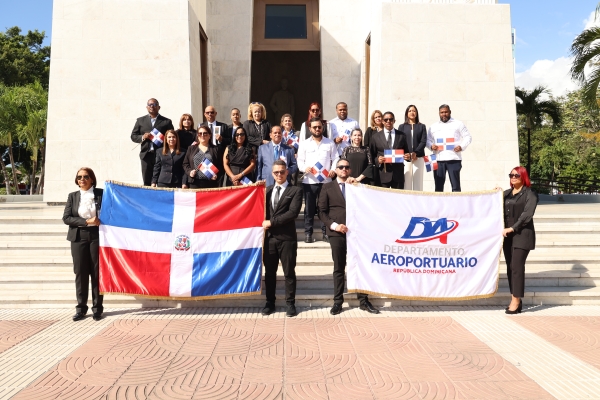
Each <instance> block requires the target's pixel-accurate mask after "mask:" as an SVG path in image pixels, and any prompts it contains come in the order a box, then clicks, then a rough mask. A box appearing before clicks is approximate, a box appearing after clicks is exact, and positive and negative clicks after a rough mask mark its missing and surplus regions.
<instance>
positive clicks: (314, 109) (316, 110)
mask: <svg viewBox="0 0 600 400" xmlns="http://www.w3.org/2000/svg"><path fill="white" fill-rule="evenodd" d="M319 111H321V110H319V109H318V108H313V109H311V110H310V112H319Z"/></svg>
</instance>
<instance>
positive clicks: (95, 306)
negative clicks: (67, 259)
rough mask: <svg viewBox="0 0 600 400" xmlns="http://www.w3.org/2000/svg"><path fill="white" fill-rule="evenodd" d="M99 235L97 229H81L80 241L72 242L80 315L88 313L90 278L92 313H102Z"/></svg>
mask: <svg viewBox="0 0 600 400" xmlns="http://www.w3.org/2000/svg"><path fill="white" fill-rule="evenodd" d="M98 244H99V235H98V228H97V227H90V228H80V229H79V240H78V241H77V242H71V255H72V256H73V272H75V292H76V294H77V307H75V311H76V312H78V313H82V314H85V313H87V310H88V306H87V301H88V293H89V284H90V278H91V280H92V311H93V312H94V313H102V311H104V307H102V298H103V297H104V296H101V295H100V287H99V264H98V258H99V253H98V251H99V248H98Z"/></svg>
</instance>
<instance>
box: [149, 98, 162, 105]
mask: <svg viewBox="0 0 600 400" xmlns="http://www.w3.org/2000/svg"><path fill="white" fill-rule="evenodd" d="M150 100H154V101H155V102H156V105H158V106H160V103H159V102H158V100H156V99H155V98H154V97H150V98H149V99H148V100H147V101H146V104H148V101H150Z"/></svg>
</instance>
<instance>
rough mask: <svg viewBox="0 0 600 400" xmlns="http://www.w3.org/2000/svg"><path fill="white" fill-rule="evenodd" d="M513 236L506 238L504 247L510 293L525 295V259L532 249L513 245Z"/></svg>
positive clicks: (516, 295) (517, 295)
mask: <svg viewBox="0 0 600 400" xmlns="http://www.w3.org/2000/svg"><path fill="white" fill-rule="evenodd" d="M512 242H513V241H512V237H511V236H510V235H509V236H507V237H506V238H504V244H503V245H502V249H503V250H504V259H505V260H506V276H507V277H508V287H509V288H510V293H511V294H512V295H513V296H515V297H519V298H520V297H524V296H525V261H526V260H527V256H528V255H529V251H530V250H525V249H518V248H515V247H513V244H512Z"/></svg>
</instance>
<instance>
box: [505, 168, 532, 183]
mask: <svg viewBox="0 0 600 400" xmlns="http://www.w3.org/2000/svg"><path fill="white" fill-rule="evenodd" d="M513 169H514V170H515V171H517V174H519V175H521V182H523V185H524V186H527V187H531V180H530V179H529V174H528V173H527V170H526V169H525V167H521V166H520V165H519V166H518V167H514V168H513ZM511 171H512V170H511ZM509 182H510V180H509ZM510 187H513V185H512V184H511V185H510Z"/></svg>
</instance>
